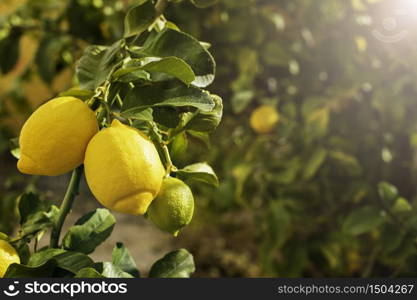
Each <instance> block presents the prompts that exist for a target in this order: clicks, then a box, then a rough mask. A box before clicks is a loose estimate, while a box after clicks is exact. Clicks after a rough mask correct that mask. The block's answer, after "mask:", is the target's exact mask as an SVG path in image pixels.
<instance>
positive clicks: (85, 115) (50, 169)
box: [17, 97, 98, 176]
mask: <svg viewBox="0 0 417 300" xmlns="http://www.w3.org/2000/svg"><path fill="white" fill-rule="evenodd" d="M97 132H98V123H97V119H96V116H95V114H94V112H93V111H92V110H91V109H90V108H89V107H88V105H87V104H85V103H84V102H83V101H81V100H80V99H77V98H74V97H59V98H55V99H52V100H50V101H48V102H47V103H45V104H43V105H41V106H40V107H39V108H38V109H37V110H36V111H35V112H34V113H33V114H32V115H31V116H30V117H29V119H28V120H27V121H26V122H25V124H24V125H23V127H22V130H21V133H20V137H19V145H20V159H19V161H18V163H17V168H18V169H19V171H20V172H22V173H25V174H32V175H46V176H56V175H62V174H65V173H67V172H69V171H71V170H73V169H75V168H76V167H78V166H79V165H81V164H82V162H83V160H84V154H85V150H86V148H87V144H88V142H89V141H90V139H91V138H92V137H93V136H94V135H95V134H96V133H97Z"/></svg>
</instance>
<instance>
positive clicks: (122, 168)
mask: <svg viewBox="0 0 417 300" xmlns="http://www.w3.org/2000/svg"><path fill="white" fill-rule="evenodd" d="M84 167H85V176H86V179H87V183H88V186H89V187H90V190H91V191H92V193H93V195H94V196H95V197H96V199H97V200H98V201H99V202H100V203H101V204H102V205H103V206H105V207H107V208H109V209H111V210H114V211H117V212H121V213H126V214H132V215H143V214H144V213H145V212H146V210H147V209H148V206H149V204H150V203H151V202H152V200H153V199H154V198H155V196H156V195H157V194H158V192H159V189H160V188H161V184H162V178H163V177H164V175H165V169H164V167H163V165H162V162H161V160H160V158H159V154H158V151H157V150H156V148H155V145H154V144H153V143H152V142H151V141H150V140H149V138H148V137H147V136H146V135H145V134H143V133H142V132H140V131H139V130H137V129H135V128H132V127H130V126H127V125H124V124H122V123H120V122H119V121H118V120H114V121H113V122H112V124H111V126H110V127H108V128H106V129H103V130H101V131H100V132H99V133H97V134H96V135H95V136H94V137H93V138H92V139H91V141H90V143H89V144H88V146H87V151H86V155H85V161H84Z"/></svg>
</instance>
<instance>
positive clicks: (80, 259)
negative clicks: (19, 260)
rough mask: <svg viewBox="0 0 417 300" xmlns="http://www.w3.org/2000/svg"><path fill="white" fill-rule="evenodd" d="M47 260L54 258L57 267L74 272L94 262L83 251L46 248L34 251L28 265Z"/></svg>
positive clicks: (34, 265)
mask: <svg viewBox="0 0 417 300" xmlns="http://www.w3.org/2000/svg"><path fill="white" fill-rule="evenodd" d="M49 260H55V261H56V266H57V267H59V268H61V269H64V270H66V271H69V272H72V273H74V274H75V273H77V272H78V271H79V270H81V269H83V268H86V267H88V266H91V265H92V264H93V263H94V262H93V260H92V259H91V258H89V257H88V256H87V255H85V254H83V253H79V252H73V251H66V250H64V249H54V248H46V249H43V250H40V251H38V252H36V253H34V254H33V255H32V256H31V257H30V259H29V262H28V266H29V267H38V266H41V265H43V264H44V263H46V262H47V261H49Z"/></svg>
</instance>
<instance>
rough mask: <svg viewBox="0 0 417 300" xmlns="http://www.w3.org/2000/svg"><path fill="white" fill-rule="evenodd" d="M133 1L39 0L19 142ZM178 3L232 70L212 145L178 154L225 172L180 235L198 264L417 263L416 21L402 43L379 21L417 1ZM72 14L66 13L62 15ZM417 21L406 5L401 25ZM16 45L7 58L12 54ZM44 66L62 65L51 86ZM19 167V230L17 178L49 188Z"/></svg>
mask: <svg viewBox="0 0 417 300" xmlns="http://www.w3.org/2000/svg"><path fill="white" fill-rule="evenodd" d="M17 2H18V1H13V3H17ZM29 2H30V3H32V4H35V3H36V1H29ZM127 2H129V1H104V2H102V1H87V0H77V1H76V0H74V1H43V4H44V5H43V6H42V7H41V8H39V7H37V8H36V5H32V6H30V7H32V9H31V10H29V12H28V11H26V12H25V19H26V20H35V21H34V22H35V23H36V24H37V25H36V26H28V27H29V28H27V29H28V30H24V31H23V34H22V35H19V37H20V38H19V40H20V47H21V48H24V49H25V51H21V52H20V55H19V63H18V64H17V65H16V66H15V67H14V68H13V69H12V70H11V72H9V73H7V75H5V74H4V73H3V74H2V80H5V79H8V78H9V76H10V75H9V74H13V76H14V78H18V81H15V80H14V81H13V82H15V84H13V85H12V84H1V85H0V89H1V92H2V93H3V97H2V108H1V112H2V117H1V124H2V127H1V128H2V129H1V132H2V136H3V137H4V138H3V139H2V148H3V149H6V148H7V143H8V139H9V138H11V137H15V136H17V134H18V129H19V128H20V126H21V124H22V122H23V120H24V119H25V118H26V116H27V114H28V113H29V112H30V111H31V110H33V108H34V107H36V106H37V104H38V103H39V102H38V103H35V102H36V101H43V100H46V99H48V98H50V97H51V96H52V95H54V94H56V93H58V92H60V91H62V90H63V89H65V88H64V87H62V85H64V86H65V83H67V82H69V80H68V78H71V74H70V75H69V76H68V75H66V74H68V73H71V68H69V71H68V69H67V68H66V66H69V65H72V64H73V62H74V61H75V60H76V58H77V57H79V56H80V55H81V49H83V48H84V47H85V46H86V45H87V44H88V43H98V44H110V43H111V42H113V41H115V40H117V39H119V38H120V37H121V36H122V34H123V33H122V31H123V21H122V20H123V13H124V12H123V11H124V10H125V5H124V4H127ZM172 2H176V4H175V5H174V4H173V5H170V8H169V10H168V11H166V13H165V15H166V16H167V18H168V19H169V20H174V21H175V23H176V24H177V25H178V24H179V25H180V27H181V29H183V30H184V31H186V32H188V33H191V34H192V35H193V36H196V37H198V38H199V39H201V40H204V41H210V42H211V43H212V46H211V48H210V52H212V53H213V54H214V56H215V57H216V59H217V71H216V73H217V74H216V81H215V82H214V83H213V85H212V86H211V87H210V89H211V90H213V91H216V93H218V94H220V95H221V96H222V97H223V99H224V104H225V105H224V108H225V109H224V117H223V122H222V126H220V127H219V128H218V129H217V131H216V132H215V134H214V136H213V139H212V141H211V143H210V144H211V145H210V146H211V147H210V148H209V149H210V150H208V148H207V146H208V144H209V142H208V140H207V138H206V134H203V133H201V132H199V133H197V132H195V131H194V132H187V133H186V134H184V133H183V132H182V133H180V134H179V135H177V136H176V138H175V139H174V140H173V143H172V144H171V145H170V146H169V148H170V154H171V158H172V160H173V162H174V164H175V165H177V166H179V167H183V166H187V165H189V164H192V163H193V162H195V161H196V160H197V159H198V160H199V159H201V158H202V157H203V158H205V159H206V160H208V161H209V162H210V164H211V165H212V166H213V167H214V169H215V170H216V171H217V172H218V175H219V177H220V178H221V183H220V188H219V189H218V190H217V191H216V190H213V189H211V188H207V187H203V186H198V187H194V186H193V192H197V193H198V199H199V201H197V203H196V204H197V206H198V208H197V210H196V213H197V215H196V217H197V218H195V220H194V223H195V224H196V226H192V227H191V228H190V229H191V230H190V231H188V234H187V235H186V236H180V237H179V239H181V241H182V243H188V245H189V246H188V247H187V249H189V250H190V251H191V252H192V253H194V254H196V255H198V257H199V260H198V261H197V262H196V263H197V272H198V274H197V275H201V276H260V275H269V276H271V275H273V276H274V275H278V276H303V275H304V276H317V277H320V276H415V275H416V272H417V271H416V268H415V266H416V264H415V262H416V259H417V257H416V243H415V240H416V231H417V227H416V224H417V223H416V222H417V219H416V195H417V190H416V182H417V178H416V171H417V167H416V159H415V156H416V129H417V128H416V127H417V126H416V125H417V124H416V118H415V115H416V106H415V98H416V90H415V84H414V83H415V78H416V74H415V70H416V67H415V61H416V60H415V53H417V52H416V49H415V48H416V46H415V45H416V43H415V41H416V39H417V36H416V31H415V28H416V27H415V26H407V27H404V28H405V29H406V31H407V37H406V38H404V39H401V40H399V41H397V42H396V43H394V44H391V43H385V42H383V41H381V40H378V39H377V38H376V37H375V36H374V34H373V32H374V30H378V31H380V32H384V28H383V27H382V26H381V23H382V21H383V19H384V17H389V16H393V12H395V9H396V8H397V7H396V5H401V4H404V3H406V2H407V1H402V0H401V1H395V3H394V1H389V0H351V1H345V0H336V1H335V0H322V1H302V0H299V1H298V0H296V1H294V0H288V1H275V0H225V1H211V0H201V1H186V0H184V1H172ZM191 2H193V3H191ZM215 2H217V3H215ZM62 3H65V5H63V4H62ZM46 4H48V5H46ZM67 4H69V6H67ZM194 4H197V5H198V6H200V7H202V6H203V7H204V9H196V8H195V5H194ZM61 5H62V6H61ZM211 5H212V6H211ZM405 7H407V6H405ZM67 8H68V10H67ZM400 8H401V7H400ZM12 11H13V10H10V11H9V12H10V13H11V12H12ZM57 11H61V13H62V15H61V17H60V20H61V21H62V23H59V24H61V26H56V24H55V23H53V22H52V23H51V20H57V19H58V17H57V15H60V14H59V13H58V14H56V13H53V12H57ZM408 11H410V12H411V10H410V9H408ZM9 12H8V13H9ZM22 13H23V12H21V13H19V14H22ZM19 14H18V15H19ZM29 16H31V17H29ZM38 16H41V17H42V18H38ZM45 16H48V17H47V18H46V17H45ZM14 19H15V21H16V20H19V18H17V19H16V18H14ZM414 19H415V18H413V17H412V16H411V15H409V16H405V17H404V18H402V21H401V22H400V23H399V25H401V26H402V25H405V26H406V25H407V23H408V24H409V25H410V24H411V25H412V24H413V20H414ZM45 20H46V22H44V21H45ZM17 22H19V21H17ZM25 27H26V26H25ZM51 28H52V29H51ZM404 28H399V30H402V29H404ZM46 29H47V30H46ZM2 37H3V38H4V39H3V41H4V42H3V45H9V46H8V49H13V48H14V49H16V48H17V46H16V45H17V40H18V39H17V38H13V35H12V36H11V37H9V35H8V34H4V35H2ZM6 37H8V38H6ZM31 37H36V38H32V39H30V38H31ZM48 37H51V39H49V38H48ZM52 37H53V38H52ZM30 40H32V41H33V42H34V43H35V44H38V41H44V42H43V43H42V44H43V45H44V47H42V48H38V47H35V46H33V45H32V46H31V42H30ZM48 41H49V42H48ZM52 41H56V42H55V43H53V42H52ZM6 42H7V44H6ZM10 45H14V47H10ZM48 45H49V46H48ZM60 45H64V46H63V47H61V46H60ZM8 53H10V54H12V53H14V52H13V51H11V50H9V52H8ZM28 53H32V54H33V55H32V56H30V57H26V55H28ZM36 53H49V54H48V55H40V54H39V55H36ZM10 57H13V55H6V56H5V55H2V56H0V60H2V61H3V62H2V64H6V65H7V63H8V61H9V60H10ZM36 57H48V59H37V60H36V59H35V58H36ZM32 60H35V64H29V65H28V64H27V63H25V62H27V61H32ZM12 61H13V60H12ZM41 66H44V67H41ZM45 66H48V67H45ZM42 70H50V72H51V73H50V74H52V75H51V77H50V78H53V79H52V80H51V81H49V84H45V81H44V79H42V78H46V77H45V75H39V74H40V73H42V72H43V71H42ZM67 72H68V73H67ZM66 76H68V77H66ZM65 78H67V79H65ZM47 82H48V81H47ZM5 87H7V89H8V91H7V98H6V97H5V96H4V95H5V92H6V91H4V88H5ZM35 87H36V88H35ZM39 91H42V92H40V93H41V95H39V96H36V97H34V96H33V95H35V94H36V93H38V92H39ZM47 92H48V93H50V96H48V97H46V96H45V98H43V97H44V96H43V95H47V94H46V93H47ZM6 99H7V100H6ZM41 99H42V100H41ZM213 99H214V100H215V98H214V97H213ZM262 105H268V106H273V107H274V108H275V110H276V111H278V114H279V120H278V123H277V124H276V126H275V127H274V129H273V130H272V131H270V132H269V133H267V134H259V133H258V132H256V131H254V130H253V128H252V127H251V125H250V119H251V116H252V113H253V111H255V110H256V109H257V108H258V107H260V106H262ZM16 123H18V124H17V125H16ZM13 128H15V129H14V133H13ZM11 131H12V132H11ZM8 175H10V176H9V179H8V180H7V181H6V182H5V183H6V185H5V188H3V190H2V202H1V205H2V209H1V210H0V213H1V219H0V222H1V223H2V224H1V226H3V227H2V228H3V229H2V230H1V231H9V230H11V224H12V223H11V222H10V221H9V220H10V217H11V214H10V211H11V208H13V207H14V203H15V199H16V196H17V192H16V189H17V188H18V187H19V188H20V187H21V185H23V186H26V189H28V190H32V189H33V188H34V186H36V185H35V184H33V182H29V183H28V182H22V179H21V177H19V176H12V174H8ZM19 182H22V183H19ZM207 224H210V225H209V226H207ZM213 249H215V250H216V251H214V250H213Z"/></svg>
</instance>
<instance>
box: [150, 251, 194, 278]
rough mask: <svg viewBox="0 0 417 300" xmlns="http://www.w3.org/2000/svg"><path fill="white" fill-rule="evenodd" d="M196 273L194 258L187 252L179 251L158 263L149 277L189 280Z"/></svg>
mask: <svg viewBox="0 0 417 300" xmlns="http://www.w3.org/2000/svg"><path fill="white" fill-rule="evenodd" d="M194 271H195V266H194V259H193V256H192V255H191V254H190V253H189V252H188V251H187V250H185V249H179V250H176V251H173V252H170V253H168V254H167V255H165V256H164V257H163V258H161V259H159V260H158V261H156V262H155V263H154V264H153V266H152V268H151V270H150V271H149V277H156V278H188V277H190V275H191V274H192V273H193V272H194Z"/></svg>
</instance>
